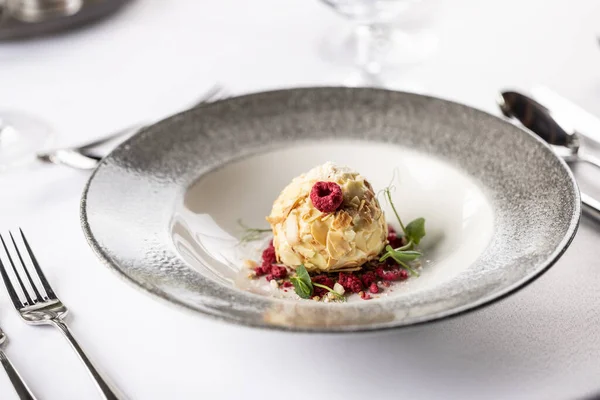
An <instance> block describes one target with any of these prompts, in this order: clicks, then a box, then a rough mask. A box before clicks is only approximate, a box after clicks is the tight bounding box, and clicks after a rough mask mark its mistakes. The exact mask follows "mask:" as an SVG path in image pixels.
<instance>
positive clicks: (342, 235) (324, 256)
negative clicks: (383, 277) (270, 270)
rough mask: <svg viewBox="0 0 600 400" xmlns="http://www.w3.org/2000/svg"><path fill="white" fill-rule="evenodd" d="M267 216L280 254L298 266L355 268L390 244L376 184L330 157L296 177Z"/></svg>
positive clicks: (313, 269) (285, 261) (279, 257)
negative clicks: (387, 242) (331, 159)
mask: <svg viewBox="0 0 600 400" xmlns="http://www.w3.org/2000/svg"><path fill="white" fill-rule="evenodd" d="M267 221H268V222H269V223H270V224H271V228H272V230H273V246H274V248H275V252H276V254H277V260H278V261H279V262H280V263H282V264H284V265H286V266H289V267H291V268H294V269H295V268H297V267H298V266H300V265H304V267H305V268H306V269H307V270H308V271H310V272H337V271H356V270H359V269H360V268H361V266H362V265H363V264H364V263H366V262H367V261H370V260H372V259H374V258H376V257H377V256H378V255H379V253H380V252H381V250H383V248H384V246H385V245H386V239H387V224H386V222H385V216H384V214H383V212H382V211H381V207H380V206H379V202H378V201H377V198H376V196H375V193H374V192H373V188H372V187H371V185H370V184H369V182H368V181H367V180H366V179H365V178H364V177H363V176H361V175H360V174H359V173H357V172H354V171H352V170H351V169H350V168H348V167H341V166H338V165H336V164H334V163H331V162H328V163H325V164H323V165H321V166H318V167H316V168H313V169H312V170H310V171H309V172H308V173H306V174H302V175H300V176H299V177H297V178H294V179H293V180H292V182H291V183H290V184H289V185H288V186H286V187H285V188H284V189H283V191H282V192H281V194H280V195H279V197H278V198H277V199H276V200H275V202H274V204H273V209H272V210H271V214H270V215H269V216H268V217H267Z"/></svg>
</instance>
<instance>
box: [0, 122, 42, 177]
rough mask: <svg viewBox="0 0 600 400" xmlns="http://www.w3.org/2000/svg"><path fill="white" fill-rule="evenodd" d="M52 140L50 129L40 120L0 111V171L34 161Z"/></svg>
mask: <svg viewBox="0 0 600 400" xmlns="http://www.w3.org/2000/svg"><path fill="white" fill-rule="evenodd" d="M52 139H53V135H52V129H50V127H49V126H48V124H46V123H45V122H43V121H42V120H40V119H38V118H36V117H33V116H31V115H29V114H25V113H22V112H20V111H8V110H6V111H5V110H0V171H2V170H5V169H7V168H9V167H13V166H18V165H23V164H27V163H28V162H29V161H31V160H34V159H35V155H36V154H37V153H38V152H39V151H41V150H44V149H46V148H48V146H50V144H51V143H52Z"/></svg>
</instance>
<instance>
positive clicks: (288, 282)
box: [282, 281, 294, 288]
mask: <svg viewBox="0 0 600 400" xmlns="http://www.w3.org/2000/svg"><path fill="white" fill-rule="evenodd" d="M282 286H283V287H284V288H289V287H292V286H294V285H292V282H290V281H285V282H283V284H282Z"/></svg>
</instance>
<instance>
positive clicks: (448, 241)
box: [82, 88, 580, 332]
mask: <svg viewBox="0 0 600 400" xmlns="http://www.w3.org/2000/svg"><path fill="white" fill-rule="evenodd" d="M328 160H331V161H335V162H337V163H339V164H346V165H349V166H351V167H352V168H354V169H355V170H357V171H359V172H360V173H361V174H362V175H364V176H366V177H367V178H368V179H369V180H370V182H371V184H372V185H373V187H374V189H375V190H376V191H377V190H379V189H381V188H383V187H385V186H387V185H388V184H389V182H390V179H391V178H392V176H393V175H394V171H396V180H395V183H394V185H395V186H396V191H395V192H394V201H395V202H396V203H397V204H398V205H399V208H400V213H401V214H403V216H404V217H405V218H406V220H410V219H411V218H413V217H419V216H422V217H425V218H426V220H427V231H428V234H427V236H426V238H425V240H424V241H423V242H422V245H421V248H422V249H423V251H424V253H425V255H426V258H425V262H424V263H423V269H422V273H421V276H420V277H417V278H411V279H409V280H408V281H406V282H403V283H402V284H399V285H397V286H395V287H394V290H393V291H392V290H390V291H387V293H386V294H385V295H381V296H380V297H379V298H375V299H372V300H368V301H365V300H361V299H356V300H355V301H349V302H347V303H344V304H338V303H336V304H331V303H330V304H324V303H322V302H321V303H318V302H314V301H309V300H298V299H293V298H288V297H289V296H287V297H286V296H281V295H279V294H277V293H273V292H270V291H269V287H261V286H260V285H258V284H254V283H252V284H251V285H248V281H249V280H248V279H246V277H245V275H247V270H244V266H243V265H242V264H243V263H242V260H243V259H253V258H254V259H259V258H260V249H261V246H263V245H264V242H260V241H259V242H252V243H248V244H243V245H240V243H239V240H238V239H239V237H240V235H241V233H242V232H241V231H240V228H239V226H238V223H237V221H238V220H239V219H242V220H243V221H244V222H245V223H246V224H247V225H251V226H257V227H268V225H267V223H266V222H265V220H264V217H265V216H266V215H268V213H269V211H270V208H271V205H272V203H273V200H274V199H275V198H276V196H277V195H278V193H279V192H280V191H281V189H282V188H283V187H284V186H285V185H287V183H289V181H290V180H291V179H292V178H293V177H295V176H297V175H299V174H300V173H302V172H305V171H307V170H309V169H311V168H312V167H314V166H316V165H318V164H321V163H324V162H325V161H328ZM382 204H383V202H382ZM386 210H387V209H386ZM387 211H389V210H387ZM386 214H387V215H388V221H389V222H393V220H391V219H390V215H392V214H391V213H390V212H386ZM579 216H580V199H579V193H578V190H577V187H576V184H575V182H574V180H573V176H572V175H571V173H570V172H569V170H568V168H567V167H566V166H565V164H564V163H563V162H562V161H561V160H559V159H558V158H557V157H556V156H555V155H554V154H553V153H552V152H551V151H550V149H549V148H548V147H547V146H546V145H545V144H543V143H542V142H541V141H540V140H539V139H537V138H536V137H534V136H533V135H530V134H528V133H527V132H525V131H523V130H521V129H519V128H517V127H515V126H513V125H511V124H509V123H507V122H505V121H503V120H501V119H498V118H496V117H493V116H491V115H488V114H485V113H483V112H481V111H478V110H475V109H473V108H470V107H467V106H464V105H460V104H456V103H451V102H448V101H444V100H440V99H436V98H431V97H425V96H420V95H415V94H408V93H402V92H393V91H386V90H379V89H356V88H353V89H350V88H307V89H290V90H282V91H275V92H266V93H258V94H252V95H247V96H242V97H237V98H232V99H228V100H224V101H220V102H217V103H213V104H210V105H207V106H204V107H201V108H196V109H193V110H191V111H187V112H184V113H182V114H179V115H175V116H173V117H171V118H169V119H166V120H164V121H162V122H159V123H157V124H155V125H153V126H151V127H149V128H147V129H145V130H144V131H142V132H141V133H139V134H138V135H136V136H135V137H133V138H131V139H130V140H128V141H127V142H125V143H124V144H122V145H121V146H120V147H119V148H117V149H116V150H115V151H113V152H112V153H111V154H110V155H109V156H108V157H106V158H105V159H104V160H103V161H102V163H101V164H100V166H99V167H98V169H97V170H96V171H95V173H94V174H93V175H92V177H91V178H90V181H89V182H88V185H87V187H86V189H85V192H84V194H83V199H82V223H83V229H84V231H85V234H86V236H87V238H88V240H89V243H90V245H91V246H92V248H93V249H94V250H95V251H96V253H97V254H98V256H99V257H100V258H101V259H102V260H104V261H105V262H106V264H107V265H108V266H109V267H110V268H112V269H114V270H116V271H118V272H119V274H121V275H122V276H124V277H126V278H127V279H128V280H130V281H131V282H133V283H135V284H136V285H137V286H138V287H140V288H143V289H144V290H146V291H148V292H150V293H152V294H154V295H156V296H158V297H160V298H163V299H165V300H168V301H170V302H172V303H175V304H178V305H181V306H184V307H187V308H189V309H192V310H195V311H198V312H200V313H202V314H206V315H210V316H213V317H217V318H220V319H223V320H227V321H230V322H235V323H239V324H244V325H251V326H257V327H267V328H279V329H286V330H302V331H329V332H331V331H364V330H377V329H384V328H394V327H403V326H409V325H414V324H419V323H424V322H429V321H433V320H438V319H440V318H444V317H449V316H452V315H457V314H460V313H463V312H466V311H469V310H473V309H475V308H477V307H480V306H482V305H485V304H488V303H491V302H492V301H494V300H497V299H500V298H502V297H503V296H506V295H508V294H510V293H512V292H514V291H515V290H517V289H519V288H521V287H523V286H525V285H526V284H527V283H528V282H531V281H532V280H533V279H534V278H536V277H537V276H539V275H540V274H541V273H542V272H544V271H545V270H546V269H547V268H549V267H550V266H551V265H552V264H553V263H554V262H555V261H556V260H557V259H558V258H559V257H560V255H561V254H562V253H563V252H564V251H565V249H566V248H567V246H568V245H569V243H570V241H571V240H572V238H573V236H574V234H575V231H576V228H577V225H578V222H579ZM264 240H268V238H265V239H264ZM267 286H268V285H267Z"/></svg>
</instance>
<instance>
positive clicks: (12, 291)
mask: <svg viewBox="0 0 600 400" xmlns="http://www.w3.org/2000/svg"><path fill="white" fill-rule="evenodd" d="M1 238H2V236H0V239H1ZM2 243H4V240H2ZM5 248H6V246H5ZM0 274H2V280H3V281H4V286H6V290H8V295H9V296H10V299H11V300H12V302H13V305H14V306H15V308H16V309H17V310H18V309H20V308H21V307H23V303H22V302H21V299H19V295H18V294H17V292H15V288H14V287H13V285H12V283H11V282H10V278H9V277H8V274H7V273H6V268H5V267H4V263H2V260H0Z"/></svg>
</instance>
